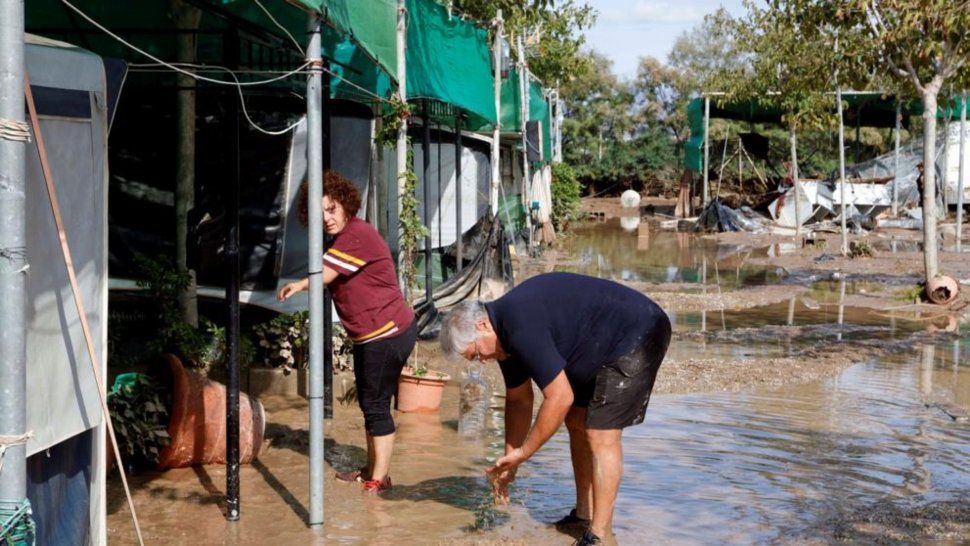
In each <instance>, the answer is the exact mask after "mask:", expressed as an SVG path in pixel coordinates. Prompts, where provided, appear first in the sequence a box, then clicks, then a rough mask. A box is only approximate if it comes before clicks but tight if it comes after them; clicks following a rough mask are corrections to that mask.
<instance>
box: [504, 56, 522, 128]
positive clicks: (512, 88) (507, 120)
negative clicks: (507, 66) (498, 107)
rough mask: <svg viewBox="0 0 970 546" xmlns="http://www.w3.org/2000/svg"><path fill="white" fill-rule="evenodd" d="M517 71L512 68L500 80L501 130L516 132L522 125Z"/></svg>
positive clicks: (520, 93)
mask: <svg viewBox="0 0 970 546" xmlns="http://www.w3.org/2000/svg"><path fill="white" fill-rule="evenodd" d="M519 85H520V84H519V72H518V71H517V70H516V69H514V68H512V69H511V70H509V76H508V77H507V78H505V79H503V80H502V103H501V104H502V132H506V133H518V132H519V131H520V130H521V129H522V127H521V124H522V116H521V112H520V110H521V109H522V100H521V98H522V97H521V95H522V90H521V89H519Z"/></svg>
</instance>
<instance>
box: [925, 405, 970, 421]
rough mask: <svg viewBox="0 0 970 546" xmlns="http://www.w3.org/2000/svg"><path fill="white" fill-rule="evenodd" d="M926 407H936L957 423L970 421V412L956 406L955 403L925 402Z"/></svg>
mask: <svg viewBox="0 0 970 546" xmlns="http://www.w3.org/2000/svg"><path fill="white" fill-rule="evenodd" d="M926 407H927V408H936V409H938V410H940V411H942V412H943V413H944V414H946V416H947V417H949V418H950V419H953V420H954V421H956V422H957V423H966V422H968V421H970V412H968V411H967V409H966V408H964V407H961V406H958V405H956V404H947V403H939V404H938V403H930V404H926Z"/></svg>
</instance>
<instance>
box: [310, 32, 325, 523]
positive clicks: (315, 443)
mask: <svg viewBox="0 0 970 546" xmlns="http://www.w3.org/2000/svg"><path fill="white" fill-rule="evenodd" d="M320 25H321V21H320V19H319V18H317V16H315V15H311V16H310V17H309V19H308V27H309V28H308V34H309V43H308V44H307V59H308V60H309V61H310V62H311V65H310V76H309V78H307V94H306V107H307V108H306V109H307V113H306V118H307V189H308V197H309V199H308V201H309V203H310V206H309V207H307V208H308V211H307V212H308V213H309V214H308V216H309V222H308V223H309V227H308V229H309V247H308V256H307V258H308V264H309V279H310V324H309V329H310V378H309V380H310V385H309V402H310V446H309V447H310V473H309V474H310V513H309V522H308V523H309V524H310V526H311V527H318V526H321V525H323V465H324V462H323V433H324V429H323V419H324V401H323V385H324V380H323V353H324V351H323V349H324V346H323V207H322V206H321V203H322V201H323V115H322V103H323V71H322V70H321V68H322V63H323V60H322V59H321V55H320Z"/></svg>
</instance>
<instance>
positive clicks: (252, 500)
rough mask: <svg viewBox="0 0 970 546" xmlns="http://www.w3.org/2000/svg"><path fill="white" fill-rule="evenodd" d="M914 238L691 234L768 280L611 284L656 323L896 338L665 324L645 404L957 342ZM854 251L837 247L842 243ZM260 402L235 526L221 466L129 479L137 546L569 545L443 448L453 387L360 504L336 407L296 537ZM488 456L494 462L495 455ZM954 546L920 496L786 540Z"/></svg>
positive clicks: (304, 448) (293, 484)
mask: <svg viewBox="0 0 970 546" xmlns="http://www.w3.org/2000/svg"><path fill="white" fill-rule="evenodd" d="M617 202H618V199H617V198H609V199H586V200H584V202H583V209H584V211H586V212H589V213H601V215H602V216H607V217H608V216H619V215H621V214H622V213H623V211H622V209H621V208H620V207H619V206H618V204H617ZM643 205H651V206H652V207H653V209H652V210H653V211H654V212H660V213H663V212H664V211H667V210H668V209H672V203H671V202H670V201H669V200H645V201H644V203H643ZM914 234H915V232H897V233H879V232H877V233H873V234H870V235H868V236H867V237H866V240H867V241H869V242H870V243H871V244H872V246H873V247H874V248H875V249H876V255H875V256H874V257H872V258H858V259H847V258H842V257H841V256H839V255H838V252H837V249H838V246H839V241H838V238H839V236H838V234H830V233H822V234H818V237H819V238H820V239H824V240H826V241H827V242H826V243H824V245H825V248H821V247H812V248H804V247H802V246H801V245H795V244H793V243H794V241H793V238H792V237H790V236H788V237H785V236H778V235H752V234H748V233H729V234H718V235H710V236H706V237H710V238H713V239H716V240H718V241H722V242H727V243H731V244H740V245H747V246H750V247H752V248H771V247H775V248H776V250H775V251H772V252H767V253H765V255H763V256H760V255H759V256H754V257H752V258H750V263H755V264H759V265H764V266H767V267H770V268H778V269H780V270H782V272H780V274H779V277H780V281H779V282H778V283H772V284H769V285H767V286H753V287H742V288H736V289H723V290H722V289H720V288H718V287H716V286H711V287H699V286H698V285H697V284H696V283H650V282H641V281H624V282H626V284H628V285H629V286H631V287H632V288H634V289H636V290H638V291H641V292H644V293H646V294H648V295H649V296H650V297H652V298H653V299H655V300H656V301H657V302H658V303H660V304H661V306H663V307H664V308H665V309H667V310H668V311H670V312H672V313H681V314H699V313H704V317H705V319H706V320H708V321H711V322H712V323H717V321H725V320H727V319H725V314H729V315H730V314H731V313H735V314H738V313H743V310H745V309H753V308H767V309H770V310H773V311H772V312H778V313H783V312H784V308H785V307H787V306H788V305H789V304H790V305H792V306H794V305H795V304H796V302H797V303H798V305H799V306H801V307H808V308H818V307H821V308H822V309H823V310H824V309H831V310H832V312H833V313H834V312H835V309H836V307H837V306H838V304H839V303H841V305H842V306H844V307H845V308H851V309H850V310H849V311H847V313H848V314H849V316H848V319H847V320H846V323H847V324H851V323H853V322H858V323H866V321H869V320H871V319H872V317H871V316H870V315H872V314H878V313H881V314H883V315H885V316H887V317H889V316H892V317H893V318H894V319H895V318H896V317H898V318H899V320H900V321H901V322H903V323H905V324H907V325H908V326H905V327H904V328H903V332H902V333H901V334H900V335H896V336H894V337H893V338H892V339H891V340H886V339H882V338H878V337H872V338H870V337H869V336H868V332H869V330H867V329H866V327H862V326H859V327H855V328H856V329H855V330H853V327H851V326H850V327H847V328H846V330H845V332H846V335H847V339H845V340H843V341H842V342H841V343H832V341H831V339H832V334H833V332H832V331H827V330H826V331H820V329H822V327H818V326H806V325H796V324H792V325H790V326H785V325H778V324H772V325H757V324H756V325H754V326H752V327H749V328H731V329H727V328H725V329H722V330H719V331H718V330H714V331H698V330H697V329H690V328H683V327H680V326H678V325H676V324H675V332H674V339H673V342H672V346H671V352H670V353H669V357H668V359H667V360H666V361H665V362H664V364H663V366H662V368H661V373H660V374H659V377H658V382H657V386H656V390H655V392H656V393H657V394H658V395H663V394H683V393H700V392H725V391H726V392H737V391H748V390H751V391H753V390H757V389H762V388H765V387H779V386H783V385H791V384H798V383H809V382H814V381H818V380H820V379H823V378H827V377H833V376H835V375H837V374H839V372H841V371H842V370H844V369H845V368H846V367H848V366H850V365H851V364H854V363H858V362H861V361H865V360H868V359H873V358H878V357H880V356H884V355H888V354H891V353H898V352H904V351H912V350H913V348H914V347H916V346H918V345H920V344H927V343H941V342H944V341H946V340H950V339H953V336H954V335H955V334H954V333H953V332H952V331H953V330H954V329H960V328H961V327H962V328H964V329H965V326H964V325H965V323H966V318H967V317H966V311H967V309H968V306H967V303H968V302H970V298H968V297H967V296H966V295H962V296H961V299H960V300H959V301H957V302H955V303H954V304H951V305H950V306H948V307H946V308H941V307H939V306H931V305H925V304H914V303H913V302H912V301H911V299H912V294H913V287H914V286H915V285H916V283H917V282H918V281H919V278H920V274H921V270H922V267H923V266H922V255H921V254H920V253H918V252H917V251H915V246H913V245H915V244H916V243H915V237H914ZM631 236H634V237H635V236H636V235H635V234H633V235H631ZM568 237H569V236H568V235H567V236H566V237H561V238H560V240H559V242H558V243H557V245H556V247H555V248H551V249H548V250H547V251H546V252H545V254H544V255H543V257H542V258H541V259H539V260H531V259H525V258H519V259H518V263H517V269H518V271H517V273H518V275H517V279H518V280H521V279H522V278H525V277H528V276H531V275H534V274H538V273H541V272H545V271H552V270H555V269H557V268H558V267H559V266H561V265H562V264H569V263H571V262H572V261H574V260H576V257H575V256H573V255H571V254H570V251H569V240H568ZM893 238H895V239H896V241H897V246H898V247H900V248H903V247H906V248H909V247H907V245H910V246H912V247H913V250H907V251H902V250H900V248H897V252H896V253H893V252H892V251H891V247H890V246H887V245H891V243H892V240H893ZM858 239H859V237H856V236H853V240H858ZM904 241H905V243H904ZM833 249H835V250H833ZM822 256H825V257H824V258H821V257H822ZM941 268H942V270H943V271H944V272H946V273H948V274H950V275H952V276H954V277H955V278H957V279H970V260H968V259H966V257H964V256H962V255H958V254H955V253H950V252H944V253H942V254H941ZM846 282H848V283H851V287H852V288H851V289H849V290H847V291H846V292H847V293H846V294H845V295H844V296H841V295H839V297H838V301H836V299H835V295H834V294H837V293H838V286H839V285H838V283H846ZM826 283H828V284H826ZM965 292H966V291H965ZM766 306H767V307H766ZM801 307H800V308H801ZM782 323H783V321H782ZM894 324H895V323H894ZM947 330H950V332H948V331H947ZM727 345H730V346H742V347H743V346H746V345H750V346H752V347H760V346H769V347H771V346H775V345H779V346H784V350H779V351H778V354H774V353H772V354H767V353H764V354H763V353H759V352H757V351H754V352H752V354H750V355H744V354H740V355H739V354H738V353H737V352H736V351H734V352H729V353H728V352H725V353H723V354H722V353H719V352H718V350H719V349H717V348H718V347H723V346H727ZM417 354H418V358H421V359H422V360H425V361H426V362H428V365H429V367H430V368H432V369H436V370H440V371H444V372H447V373H449V374H451V375H452V377H455V378H460V377H461V372H462V370H463V369H465V367H466V366H467V364H465V363H462V362H455V361H452V360H448V359H446V358H444V357H443V356H442V355H441V354H440V351H439V350H438V348H437V346H436V344H435V343H434V342H422V343H420V344H419V348H418V353H417ZM483 370H484V372H485V373H484V375H485V377H486V378H487V380H488V382H489V385H490V388H491V389H492V390H493V391H494V394H495V395H497V396H499V398H496V401H497V403H498V404H500V403H501V398H500V396H501V392H502V388H501V384H502V382H501V375H500V373H499V371H498V367H497V366H495V365H493V364H485V365H484V367H483ZM352 382H353V380H352V376H351V375H349V374H340V375H337V376H336V378H335V395H336V396H337V397H338V398H344V395H345V394H346V392H347V390H348V389H349V387H350V386H352ZM264 402H265V404H266V407H267V410H268V426H267V440H266V443H265V445H264V451H263V453H262V454H261V455H260V458H259V461H258V462H257V463H256V464H254V465H250V466H247V467H245V468H243V470H242V491H243V499H244V500H243V505H242V506H243V507H242V511H243V520H242V521H241V522H239V523H236V524H228V523H226V522H225V521H224V519H223V518H222V511H223V509H224V507H223V504H222V503H223V500H222V498H223V497H222V496H223V494H224V491H225V473H224V469H223V468H222V467H207V468H195V469H184V470H173V471H169V472H165V473H144V474H140V475H138V476H135V477H134V478H133V479H132V482H133V488H134V492H135V501H136V506H138V508H139V513H140V515H141V518H142V527H143V529H144V531H145V533H146V539H147V540H148V543H152V544H156V543H167V544H273V543H279V544H284V543H304V544H305V543H310V544H317V543H319V544H322V543H324V542H327V543H370V544H499V543H503V544H504V543H509V544H537V543H543V544H568V543H569V541H570V540H571V538H570V537H568V536H565V535H562V534H560V533H558V532H557V531H555V530H554V529H552V528H550V527H549V526H548V525H547V524H546V522H545V521H540V519H541V518H537V516H536V515H535V514H530V513H529V512H528V511H527V510H526V509H525V508H524V507H522V506H516V505H514V504H513V506H512V507H509V508H503V509H500V510H496V509H494V507H492V505H491V503H490V497H489V494H488V492H487V487H486V485H485V482H484V479H483V478H482V469H483V468H485V467H486V466H487V465H488V463H489V461H488V460H487V458H488V457H485V456H483V450H482V447H481V446H469V445H465V444H462V442H461V441H460V440H459V438H458V437H457V426H458V425H457V420H456V415H457V405H458V389H457V387H456V386H454V385H452V386H451V387H449V388H448V389H446V391H445V398H444V402H443V404H442V409H441V412H440V414H432V415H416V414H408V415H399V416H398V424H399V431H398V442H397V447H396V449H397V452H396V454H395V461H396V463H395V467H394V470H393V473H392V475H393V476H394V479H395V481H396V482H397V483H398V484H399V486H398V487H396V488H395V490H394V492H392V493H391V494H389V495H387V496H386V498H377V497H371V496H366V495H362V494H361V493H360V491H359V489H358V487H355V486H353V485H351V486H346V485H341V484H336V483H335V482H333V481H332V480H331V479H330V476H332V473H333V470H334V469H337V470H346V469H350V468H355V467H356V466H359V465H360V464H362V462H363V454H364V450H363V419H362V416H361V414H360V412H359V410H357V408H356V405H355V404H354V403H353V402H352V400H349V399H348V400H346V403H342V402H337V403H336V407H335V418H334V419H333V420H332V421H328V424H327V436H328V439H327V443H326V452H327V461H328V464H327V470H326V472H327V474H326V475H327V477H328V478H327V482H326V484H327V485H326V487H327V492H326V506H327V510H328V512H327V516H326V518H327V524H326V526H325V527H324V529H322V530H319V531H311V530H309V529H307V527H306V521H307V517H308V515H307V509H308V507H307V498H308V495H309V491H308V486H307V481H308V479H307V476H306V468H307V457H308V455H307V454H308V445H309V440H308V433H307V430H308V419H307V406H306V403H305V401H304V400H302V399H292V398H290V399H282V398H268V399H266V400H264ZM498 407H500V406H498ZM441 446H449V447H448V448H447V449H442V448H441ZM488 449H491V450H492V451H494V450H495V449H497V447H496V446H490V447H489V448H488ZM488 449H485V451H484V453H488V452H489V451H488ZM123 499H124V497H123V493H122V491H121V488H120V482H119V481H118V480H117V478H116V477H115V478H114V479H112V480H109V500H108V507H109V513H110V514H111V515H110V516H109V521H108V526H109V537H110V539H111V542H112V543H124V544H127V543H132V542H133V538H134V535H133V531H132V529H131V525H130V522H129V519H128V518H129V516H128V512H127V508H126V507H125V505H124V501H123ZM546 519H549V518H546ZM456 529H458V530H457V531H456ZM967 537H970V506H968V505H967V504H965V503H964V504H959V503H950V502H942V503H941V502H936V501H935V500H933V499H929V498H927V499H909V501H908V502H906V503H905V504H903V503H900V502H889V501H885V502H876V503H875V504H873V505H872V506H870V507H867V508H866V509H864V510H858V511H856V512H852V513H838V514H833V515H832V517H831V518H829V519H827V520H825V521H822V522H819V526H818V528H817V529H813V530H811V532H809V533H808V534H806V535H804V536H793V537H791V541H792V542H795V543H805V544H824V543H831V542H847V543H858V542H862V543H923V542H927V541H944V543H954V544H956V543H960V542H961V541H962V540H966V539H967Z"/></svg>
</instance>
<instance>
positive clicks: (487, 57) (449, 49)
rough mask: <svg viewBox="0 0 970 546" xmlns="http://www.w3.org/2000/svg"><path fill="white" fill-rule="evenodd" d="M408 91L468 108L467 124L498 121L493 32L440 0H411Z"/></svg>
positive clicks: (474, 125)
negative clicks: (452, 11)
mask: <svg viewBox="0 0 970 546" xmlns="http://www.w3.org/2000/svg"><path fill="white" fill-rule="evenodd" d="M407 8H408V35H407V48H408V49H407V92H408V98H409V99H420V98H429V99H434V100H436V101H439V102H442V103H447V104H450V105H452V106H454V107H457V108H459V109H461V110H462V111H464V112H465V114H466V115H467V120H466V122H465V126H466V128H468V129H471V130H477V129H481V128H482V127H485V126H488V125H492V124H494V123H495V122H496V113H495V95H494V90H493V85H494V84H493V79H492V69H491V52H490V50H489V46H488V32H487V31H486V30H485V29H483V28H480V27H478V26H476V25H474V24H472V23H469V22H467V21H464V20H462V19H461V18H460V17H458V16H450V15H449V14H448V10H447V9H445V7H444V6H441V5H440V4H438V3H437V2H434V0H407Z"/></svg>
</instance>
